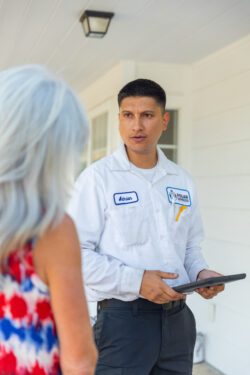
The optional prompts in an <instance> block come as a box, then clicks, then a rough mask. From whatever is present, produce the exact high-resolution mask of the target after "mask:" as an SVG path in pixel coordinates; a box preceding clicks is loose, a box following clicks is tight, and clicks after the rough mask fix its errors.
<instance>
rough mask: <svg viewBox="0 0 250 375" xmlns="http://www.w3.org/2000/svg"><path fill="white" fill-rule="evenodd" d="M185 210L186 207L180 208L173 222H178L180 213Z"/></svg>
mask: <svg viewBox="0 0 250 375" xmlns="http://www.w3.org/2000/svg"><path fill="white" fill-rule="evenodd" d="M186 208H187V206H181V207H180V209H179V212H178V215H177V216H176V219H175V221H178V220H179V218H180V216H181V213H182V211H184V210H185V209H186Z"/></svg>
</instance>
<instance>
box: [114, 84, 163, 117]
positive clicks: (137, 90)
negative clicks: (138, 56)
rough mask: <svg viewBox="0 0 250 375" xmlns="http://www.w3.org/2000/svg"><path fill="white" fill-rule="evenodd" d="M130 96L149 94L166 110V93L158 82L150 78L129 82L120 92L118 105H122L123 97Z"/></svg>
mask: <svg viewBox="0 0 250 375" xmlns="http://www.w3.org/2000/svg"><path fill="white" fill-rule="evenodd" d="M130 96H148V97H150V98H154V99H155V101H156V102H157V104H158V105H159V106H160V107H161V108H162V112H165V107H166V93H165V91H164V90H163V88H162V87H161V86H160V85H158V83H156V82H154V81H151V80H150V79H143V78H139V79H136V80H134V81H131V82H129V83H127V84H126V85H125V86H124V87H123V88H122V89H121V90H120V92H119V94H118V105H119V107H120V106H121V102H122V101H123V99H125V98H128V97H130Z"/></svg>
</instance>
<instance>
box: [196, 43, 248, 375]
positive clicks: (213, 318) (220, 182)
mask: <svg viewBox="0 0 250 375" xmlns="http://www.w3.org/2000/svg"><path fill="white" fill-rule="evenodd" d="M249 87H250V38H249V37H248V38H245V39H244V40H242V41H240V42H238V43H235V44H233V45H231V46H229V47H227V48H225V49H224V50H221V51H220V52H218V53H216V54H214V55H212V56H210V57H208V58H207V59H204V60H203V61H201V62H199V63H197V64H195V65H194V66H193V92H192V108H193V110H192V117H193V123H192V147H191V150H190V153H191V164H190V167H191V168H190V171H191V174H192V175H193V177H194V178H195V180H196V182H197V187H198V192H199V199H200V205H201V212H202V216H203V221H204V227H205V234H206V240H205V243H204V247H203V248H204V255H205V257H206V259H207V261H208V263H209V264H210V267H211V268H212V269H215V270H218V271H220V272H222V273H224V274H231V273H241V272H246V273H247V274H248V275H250V235H249V234H250V89H249ZM249 290H250V281H249V278H248V279H246V280H244V281H240V282H236V283H232V284H229V285H228V286H227V287H226V291H225V292H224V293H223V294H221V295H219V296H218V297H216V298H215V299H214V300H211V301H204V300H202V299H200V298H199V296H196V295H194V296H190V297H189V302H190V305H191V307H192V308H193V310H194V312H195V315H196V317H197V325H198V329H199V330H200V331H202V332H204V333H205V334H206V338H207V340H206V360H207V361H208V362H210V363H211V364H212V365H214V366H215V367H217V368H218V369H220V370H221V371H222V372H223V373H225V374H226V375H238V374H240V375H249V373H250V370H249V369H250V349H249V338H250V298H249V295H250V294H249Z"/></svg>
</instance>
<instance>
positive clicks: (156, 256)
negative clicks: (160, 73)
mask: <svg viewBox="0 0 250 375" xmlns="http://www.w3.org/2000/svg"><path fill="white" fill-rule="evenodd" d="M118 103H119V108H120V112H119V124H120V134H121V138H122V140H123V142H124V144H123V145H122V146H121V147H120V148H119V149H118V150H116V151H115V152H114V153H113V154H112V155H110V156H107V157H106V158H103V159H102V160H100V161H98V162H96V163H94V164H92V165H91V166H90V167H89V168H87V169H86V170H85V171H84V172H83V173H82V174H81V175H80V177H79V179H78V181H77V182H76V185H75V191H74V193H73V197H72V200H71V202H70V206H69V213H70V214H71V215H72V217H73V218H74V220H75V222H76V226H77V229H78V233H79V237H80V242H81V248H82V257H83V275H84V280H85V287H86V294H87V298H88V300H89V301H98V316H97V321H96V323H95V325H94V333H95V340H96V344H97V347H98V349H99V361H98V365H97V370H96V374H97V375H104V374H108V375H117V374H122V375H161V374H162V375H163V374H166V375H171V374H173V375H191V374H192V359H193V348H194V343H195V337H196V330H195V320H194V317H193V314H192V312H191V310H190V309H189V308H188V306H187V305H186V303H185V295H183V294H179V293H177V292H175V291H174V289H172V287H174V286H176V285H180V284H184V283H188V282H191V281H195V280H197V279H202V278H206V277H212V276H218V274H217V273H216V272H214V271H209V270H207V264H206V262H205V261H204V259H203V257H202V255H201V252H200V242H201V240H202V238H203V231H202V223H201V218H200V213H199V207H198V202H197V196H196V191H195V186H194V183H193V180H192V179H191V177H190V176H189V175H188V174H187V172H185V171H184V170H183V169H182V168H180V167H179V166H177V165H176V164H174V163H173V162H171V161H169V160H168V159H167V158H166V157H165V155H164V154H163V152H162V151H161V150H160V149H159V148H157V142H158V140H159V138H160V136H161V134H162V131H165V130H166V129H167V125H168V122H169V114H168V113H167V112H165V105H166V95H165V92H164V90H163V89H162V88H161V87H160V86H159V85H158V84H157V83H155V82H153V81H150V80H146V79H138V80H135V81H132V82H130V83H128V84H127V85H126V86H125V87H123V89H122V90H121V91H120V93H119V95H118ZM223 289H224V286H217V287H213V288H203V289H199V291H198V292H199V293H200V294H201V295H202V296H203V297H204V298H212V297H213V296H215V295H216V294H217V293H218V292H220V291H222V290H223Z"/></svg>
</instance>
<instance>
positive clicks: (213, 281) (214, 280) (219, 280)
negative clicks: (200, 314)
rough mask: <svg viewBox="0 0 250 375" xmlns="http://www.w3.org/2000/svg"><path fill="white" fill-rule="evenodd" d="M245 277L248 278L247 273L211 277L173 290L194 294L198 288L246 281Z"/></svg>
mask: <svg viewBox="0 0 250 375" xmlns="http://www.w3.org/2000/svg"><path fill="white" fill-rule="evenodd" d="M245 277H246V274H245V273H238V274H235V275H227V276H218V277H210V278H208V279H203V280H199V281H195V282H193V283H189V284H183V285H178V286H175V287H173V289H174V290H175V291H176V292H179V293H192V292H193V291H194V290H195V289H198V288H205V287H208V286H212V285H220V284H225V283H230V282H231V281H237V280H242V279H245Z"/></svg>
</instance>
